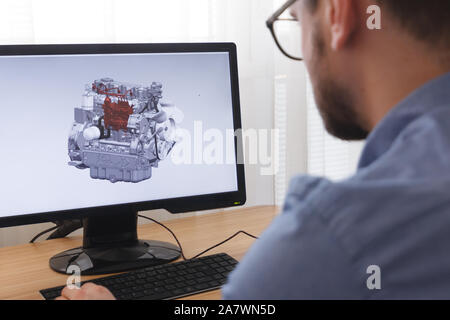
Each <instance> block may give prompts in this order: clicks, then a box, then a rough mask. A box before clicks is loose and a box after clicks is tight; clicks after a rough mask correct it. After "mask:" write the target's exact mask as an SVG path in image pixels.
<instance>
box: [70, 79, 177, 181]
mask: <svg viewBox="0 0 450 320" xmlns="http://www.w3.org/2000/svg"><path fill="white" fill-rule="evenodd" d="M179 114H180V111H179V110H178V109H177V108H175V107H174V106H173V105H172V104H170V103H169V102H164V101H163V100H162V85H161V84H160V83H157V82H153V83H152V84H151V86H150V87H143V86H139V85H130V84H126V83H121V82H117V81H114V80H113V79H110V78H104V79H100V80H96V81H94V82H93V83H92V84H90V85H87V86H86V89H85V92H84V95H83V105H82V106H81V107H76V108H75V122H74V123H73V126H72V129H71V132H70V136H69V157H70V162H69V165H71V166H75V167H76V168H78V169H87V168H89V169H90V175H91V178H93V179H106V180H109V181H111V182H118V181H124V182H135V183H136V182H140V181H144V180H147V179H150V178H151V176H152V167H158V163H159V161H161V160H163V159H164V158H166V157H167V156H168V154H169V153H170V151H171V150H172V148H173V146H174V145H175V143H176V141H177V137H176V124H177V122H178V121H181V119H180V116H179Z"/></svg>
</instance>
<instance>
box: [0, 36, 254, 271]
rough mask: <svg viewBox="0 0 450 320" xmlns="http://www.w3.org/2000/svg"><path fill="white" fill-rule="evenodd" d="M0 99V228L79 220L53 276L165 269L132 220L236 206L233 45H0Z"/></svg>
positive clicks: (241, 191)
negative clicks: (78, 241)
mask: <svg viewBox="0 0 450 320" xmlns="http://www.w3.org/2000/svg"><path fill="white" fill-rule="evenodd" d="M0 92H1V98H0V99H1V100H0V101H1V104H2V105H1V112H2V115H1V119H2V120H1V124H0V145H1V146H2V155H1V156H0V168H2V175H1V179H0V192H1V199H2V200H1V201H0V227H7V226H15V225H23V224H32V223H41V222H49V221H62V220H73V219H83V227H84V233H83V246H82V247H80V248H75V249H72V250H69V251H66V252H63V253H60V254H57V255H56V256H54V257H52V258H51V259H50V266H51V268H53V269H54V270H55V271H58V272H62V273H67V272H69V271H68V270H73V268H69V267H70V266H77V267H78V268H79V269H80V271H81V273H82V274H101V273H110V272H118V271H124V270H128V269H132V268H137V267H144V266H148V265H155V264H160V263H166V262H170V261H172V260H175V259H177V258H178V257H179V254H180V251H179V248H178V247H177V246H175V245H173V244H170V243H164V242H159V241H149V240H139V239H138V237H137V212H138V211H143V210H151V209H160V208H164V209H166V210H168V211H169V212H171V213H180V212H187V211H195V210H206V209H214V208H223V207H230V206H238V205H242V204H244V203H245V199H246V197H245V179H244V166H243V163H242V159H241V158H240V156H241V155H242V143H241V139H242V138H241V136H240V135H239V134H236V133H237V132H239V131H240V130H239V129H241V116H240V104H239V85H238V72H237V58H236V47H235V45H234V44H232V43H209V44H207V43H199V44H89V45H19V46H0ZM205 232H207V230H205Z"/></svg>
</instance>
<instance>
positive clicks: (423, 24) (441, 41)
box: [307, 0, 450, 49]
mask: <svg viewBox="0 0 450 320" xmlns="http://www.w3.org/2000/svg"><path fill="white" fill-rule="evenodd" d="M375 1H376V2H377V3H378V4H379V5H380V7H381V9H382V14H383V12H386V13H387V14H388V15H390V16H391V17H392V18H393V19H394V20H396V21H397V22H398V23H399V25H400V26H401V27H403V28H404V29H405V30H406V31H408V32H409V33H411V34H412V35H413V36H414V37H415V38H416V39H419V40H421V41H424V42H426V43H428V44H429V45H432V46H436V47H441V48H447V49H448V48H450V0H375ZM318 3H319V0H307V5H308V7H309V8H310V9H311V10H315V9H316V8H317V6H318ZM383 9H385V11H383Z"/></svg>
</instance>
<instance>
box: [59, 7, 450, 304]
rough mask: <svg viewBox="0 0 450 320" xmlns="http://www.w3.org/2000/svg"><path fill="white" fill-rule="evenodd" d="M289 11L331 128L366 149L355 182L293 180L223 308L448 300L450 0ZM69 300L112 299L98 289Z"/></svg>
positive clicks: (73, 293)
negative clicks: (375, 12)
mask: <svg viewBox="0 0 450 320" xmlns="http://www.w3.org/2000/svg"><path fill="white" fill-rule="evenodd" d="M372 5H377V6H379V7H380V8H381V13H382V14H381V29H374V30H372V29H371V28H368V25H367V19H368V18H369V15H368V14H367V9H368V8H369V7H370V6H372ZM288 6H289V10H290V12H291V14H292V15H293V16H294V17H295V18H297V19H298V20H299V23H300V27H301V28H302V33H303V39H302V42H303V43H302V47H303V54H304V61H305V63H306V66H307V69H308V72H309V74H310V76H311V80H312V84H313V87H314V95H315V98H316V102H317V105H318V108H319V110H320V112H321V114H322V117H323V119H324V122H325V125H326V128H327V130H328V131H329V132H330V133H331V134H333V135H335V136H336V137H338V138H341V139H345V140H361V139H366V138H367V144H366V147H365V149H364V151H363V154H362V156H361V159H360V163H359V166H358V170H357V173H356V174H355V175H354V176H353V177H352V178H350V179H348V180H345V181H341V182H332V181H329V180H327V179H324V178H318V177H310V176H299V177H296V178H294V179H293V180H292V182H291V186H290V190H289V192H288V195H287V198H286V203H285V205H284V208H283V213H282V214H281V215H280V216H278V217H277V218H276V219H275V221H274V222H273V223H272V225H271V226H270V227H269V228H268V229H267V230H266V231H265V232H264V233H263V235H262V236H261V237H260V239H259V240H258V241H257V242H256V243H255V245H254V246H253V247H252V248H251V250H250V251H249V252H248V254H247V255H246V256H245V258H244V259H243V260H242V262H241V263H240V264H239V266H238V267H237V268H236V270H235V271H234V272H233V273H232V274H231V276H230V279H229V281H228V284H227V285H226V286H225V287H224V289H223V294H224V298H227V299H396V298H412V299H422V298H426V299H440V298H445V299H448V298H450V17H449V14H450V1H448V0H297V1H289V2H288ZM62 298H66V299H72V298H93V299H98V298H113V297H112V295H111V294H110V293H109V292H108V291H107V290H106V289H104V288H102V287H97V286H95V285H89V286H86V287H83V288H82V289H81V290H68V289H65V290H64V291H63V297H62Z"/></svg>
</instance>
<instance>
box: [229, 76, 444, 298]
mask: <svg viewBox="0 0 450 320" xmlns="http://www.w3.org/2000/svg"><path fill="white" fill-rule="evenodd" d="M370 266H376V267H379V270H378V271H379V272H374V271H373V269H369V270H368V268H369V267H370ZM372 276H376V278H373V277H372ZM374 279H375V280H374ZM368 280H369V281H368ZM368 282H369V283H371V284H374V283H377V284H378V285H379V287H377V288H374V287H373V285H372V286H371V285H368ZM223 295H224V298H225V299H450V73H447V74H445V75H443V76H441V77H439V78H437V79H435V80H432V81H430V82H428V83H427V84H425V85H424V86H422V87H421V88H419V89H417V90H416V91H414V92H413V93H412V94H411V95H409V96H408V97H407V98H406V99H405V100H403V101H402V102H401V103H400V104H399V105H397V106H396V107H395V108H393V109H392V110H391V111H390V112H389V113H388V115H387V116H386V117H385V118H384V119H383V120H382V121H381V122H380V123H379V124H378V126H377V127H376V128H375V129H374V130H373V132H372V133H371V134H370V135H369V137H368V140H367V144H366V146H365V148H364V150H363V153H362V156H361V159H360V163H359V166H358V170H357V173H356V174H355V175H354V176H353V177H351V178H349V179H347V180H344V181H340V182H332V181H330V180H327V179H324V178H319V177H311V176H298V177H296V178H294V179H293V180H292V181H291V185H290V188H289V192H288V194H287V197H286V202H285V204H284V208H283V212H282V214H280V215H279V216H278V217H277V218H276V219H275V220H274V221H273V223H272V224H271V225H270V227H269V228H268V229H267V230H266V231H265V232H264V233H263V234H262V236H261V237H260V239H259V240H257V241H256V242H255V244H254V245H253V246H252V248H251V249H250V250H249V252H248V253H247V254H246V256H245V257H244V259H243V260H242V262H241V263H240V264H239V265H238V267H237V268H236V270H235V271H234V272H233V273H232V274H231V276H230V278H229V281H228V283H227V284H226V285H225V287H224V289H223Z"/></svg>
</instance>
